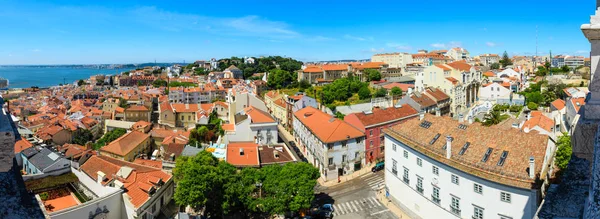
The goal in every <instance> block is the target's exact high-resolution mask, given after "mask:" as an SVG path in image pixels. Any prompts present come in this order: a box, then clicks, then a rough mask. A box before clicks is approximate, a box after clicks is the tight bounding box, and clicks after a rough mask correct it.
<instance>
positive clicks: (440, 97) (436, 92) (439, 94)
mask: <svg viewBox="0 0 600 219" xmlns="http://www.w3.org/2000/svg"><path fill="white" fill-rule="evenodd" d="M425 93H426V94H428V95H429V96H430V97H433V98H434V101H436V102H439V101H444V100H448V99H450V97H449V96H448V95H447V94H446V93H444V91H442V90H440V89H437V88H432V87H428V88H426V89H425Z"/></svg>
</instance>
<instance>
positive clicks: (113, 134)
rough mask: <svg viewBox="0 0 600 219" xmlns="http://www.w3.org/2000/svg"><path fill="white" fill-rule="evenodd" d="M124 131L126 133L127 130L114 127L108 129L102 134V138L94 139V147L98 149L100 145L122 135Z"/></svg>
mask: <svg viewBox="0 0 600 219" xmlns="http://www.w3.org/2000/svg"><path fill="white" fill-rule="evenodd" d="M125 133H127V130H125V129H122V128H116V129H113V130H111V131H108V132H107V133H105V134H104V136H102V138H100V139H98V141H96V143H95V144H94V145H93V146H94V149H99V148H101V147H102V146H105V145H107V144H109V143H110V142H112V141H114V140H115V139H117V138H119V137H121V136H123V135H124V134H125Z"/></svg>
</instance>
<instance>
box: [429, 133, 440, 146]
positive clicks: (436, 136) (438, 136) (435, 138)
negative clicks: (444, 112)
mask: <svg viewBox="0 0 600 219" xmlns="http://www.w3.org/2000/svg"><path fill="white" fill-rule="evenodd" d="M438 138H440V133H437V134H436V135H435V136H433V139H431V141H430V142H429V144H430V145H432V144H434V143H435V141H437V140H438Z"/></svg>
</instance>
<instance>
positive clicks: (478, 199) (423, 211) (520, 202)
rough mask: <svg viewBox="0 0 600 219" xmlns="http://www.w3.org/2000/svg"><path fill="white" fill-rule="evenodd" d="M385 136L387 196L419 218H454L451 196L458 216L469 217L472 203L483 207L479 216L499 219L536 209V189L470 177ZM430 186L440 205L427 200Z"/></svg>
mask: <svg viewBox="0 0 600 219" xmlns="http://www.w3.org/2000/svg"><path fill="white" fill-rule="evenodd" d="M385 139H386V140H385V154H386V156H385V163H386V166H385V183H386V187H387V188H389V192H390V196H392V197H394V199H395V200H397V201H399V202H400V203H402V204H403V205H404V206H406V207H407V208H409V209H410V210H411V211H412V212H413V213H415V214H417V215H419V216H421V217H422V218H458V217H456V216H455V215H454V214H452V213H451V211H450V204H451V195H454V196H456V197H458V198H460V210H461V215H460V216H461V217H462V218H471V217H472V216H473V214H474V205H476V206H479V207H481V208H483V209H484V217H483V218H500V215H504V216H508V217H510V218H513V219H516V218H532V217H533V216H534V214H535V211H536V209H537V190H526V189H521V188H516V187H510V186H506V185H501V184H498V183H495V182H491V181H487V180H484V179H481V178H478V177H474V176H472V175H470V174H467V173H464V172H462V171H459V170H457V169H454V168H452V167H450V166H447V165H445V164H442V163H440V162H437V161H435V160H433V159H430V158H428V157H427V156H425V155H423V154H421V153H419V152H417V151H415V150H413V149H412V148H410V147H407V146H405V145H404V144H402V143H400V142H398V141H396V140H394V139H393V138H390V137H389V136H388V135H386V136H385ZM440 140H445V139H444V138H443V137H442V138H440V139H439V140H438V141H440ZM392 144H396V145H397V146H396V151H394V150H393V146H392ZM404 150H407V151H408V159H407V158H404V155H403V153H404ZM467 153H468V152H467ZM482 156H483V155H482ZM417 157H418V158H421V159H422V166H418V165H417V161H416V160H417ZM392 159H394V160H396V161H397V170H398V174H397V176H395V175H394V174H393V173H392V168H393V164H392V163H393V162H392ZM538 162H543V161H538ZM432 166H437V167H438V168H439V175H434V174H433V173H432ZM403 167H406V168H408V169H409V179H410V182H409V184H408V185H407V184H405V183H404V181H403V180H402V177H403V174H404V168H403ZM452 174H454V175H457V176H458V177H459V185H456V184H454V183H452V181H451V175H452ZM417 175H419V176H420V177H422V178H423V189H424V191H423V194H420V193H418V192H417V190H416V185H417ZM474 183H477V184H479V185H482V187H483V191H482V194H478V193H476V192H474V189H473V186H474ZM433 185H437V187H439V188H440V191H439V192H440V193H439V194H440V195H439V198H440V200H441V202H440V205H437V204H436V203H434V202H433V201H431V200H432V198H431V195H432V191H433ZM501 191H503V192H508V193H510V194H511V203H506V202H503V201H501V200H500V192H501Z"/></svg>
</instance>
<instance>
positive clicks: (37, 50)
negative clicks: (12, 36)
mask: <svg viewBox="0 0 600 219" xmlns="http://www.w3.org/2000/svg"><path fill="white" fill-rule="evenodd" d="M31 51H32V52H41V51H42V50H40V49H32V50H31Z"/></svg>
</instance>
